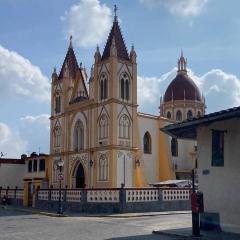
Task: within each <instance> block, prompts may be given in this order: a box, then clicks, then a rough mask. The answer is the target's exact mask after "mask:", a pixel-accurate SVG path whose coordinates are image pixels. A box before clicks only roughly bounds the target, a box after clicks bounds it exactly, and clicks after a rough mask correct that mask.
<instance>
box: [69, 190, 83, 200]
mask: <svg viewBox="0 0 240 240" xmlns="http://www.w3.org/2000/svg"><path fill="white" fill-rule="evenodd" d="M66 200H67V202H81V191H80V190H67V196H66Z"/></svg>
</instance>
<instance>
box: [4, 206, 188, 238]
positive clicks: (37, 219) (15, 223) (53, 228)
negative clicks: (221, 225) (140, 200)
mask: <svg viewBox="0 0 240 240" xmlns="http://www.w3.org/2000/svg"><path fill="white" fill-rule="evenodd" d="M190 225H191V216H190V215H189V214H179V215H161V216H152V217H133V218H116V217H114V218H111V217H63V218H55V217H47V216H42V215H32V214H26V213H23V212H16V211H10V210H4V209H0V239H1V240H45V239H46V240H75V239H77V240H79V239H80V240H90V239H91V240H92V239H97V240H98V239H114V240H115V239H116V240H117V239H118V240H125V239H129V240H137V239H139V240H144V239H146V240H150V239H151V240H156V239H158V240H170V239H176V238H170V237H167V236H160V235H154V234H152V231H153V230H164V229H169V228H184V227H189V226H190Z"/></svg>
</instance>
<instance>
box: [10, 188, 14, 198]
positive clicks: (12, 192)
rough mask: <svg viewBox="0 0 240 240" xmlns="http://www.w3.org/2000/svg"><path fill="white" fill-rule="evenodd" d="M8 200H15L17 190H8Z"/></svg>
mask: <svg viewBox="0 0 240 240" xmlns="http://www.w3.org/2000/svg"><path fill="white" fill-rule="evenodd" d="M8 198H15V190H8Z"/></svg>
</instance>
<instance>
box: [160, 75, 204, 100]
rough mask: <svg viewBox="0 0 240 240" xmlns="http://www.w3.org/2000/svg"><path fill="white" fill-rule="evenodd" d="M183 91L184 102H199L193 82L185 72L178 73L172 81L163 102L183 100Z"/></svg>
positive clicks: (199, 96)
mask: <svg viewBox="0 0 240 240" xmlns="http://www.w3.org/2000/svg"><path fill="white" fill-rule="evenodd" d="M184 91H185V99H186V100H197V101H201V94H200V91H199V89H198V87H197V85H196V84H195V83H194V81H193V80H192V79H191V78H190V77H189V76H188V75H187V73H186V72H179V73H178V74H177V76H176V77H175V78H174V79H173V80H172V82H171V83H170V85H169V86H168V88H167V90H166V92H165V94H164V102H168V101H172V99H173V100H184Z"/></svg>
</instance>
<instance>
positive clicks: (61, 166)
mask: <svg viewBox="0 0 240 240" xmlns="http://www.w3.org/2000/svg"><path fill="white" fill-rule="evenodd" d="M63 165H64V161H63V160H62V159H61V158H60V159H59V161H58V162H57V166H58V169H59V175H58V179H59V198H58V212H57V213H58V214H63V208H62V199H61V192H62V191H61V189H62V178H63V175H62V168H63Z"/></svg>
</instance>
